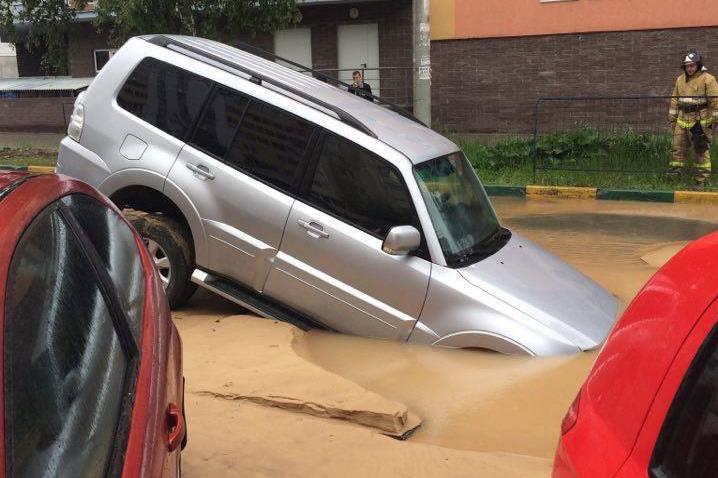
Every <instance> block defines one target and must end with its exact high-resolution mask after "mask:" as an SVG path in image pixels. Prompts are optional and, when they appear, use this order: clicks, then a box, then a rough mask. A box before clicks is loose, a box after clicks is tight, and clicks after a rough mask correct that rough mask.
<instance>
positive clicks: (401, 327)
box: [265, 134, 431, 339]
mask: <svg viewBox="0 0 718 478" xmlns="http://www.w3.org/2000/svg"><path fill="white" fill-rule="evenodd" d="M317 150H318V154H317V155H316V157H315V159H314V160H313V161H312V163H311V165H310V167H309V168H310V172H309V174H308V175H307V178H308V179H307V180H305V182H304V183H305V184H304V187H303V188H302V193H301V196H300V198H299V199H298V200H297V201H295V203H294V206H293V207H292V210H291V213H290V214H289V219H288V221H287V226H286V228H285V232H284V238H283V239H282V245H281V248H280V252H279V254H277V257H276V259H275V261H274V264H273V266H272V269H271V271H270V273H269V278H268V279H267V283H266V286H265V293H266V294H267V295H268V296H270V297H272V298H274V299H276V300H279V301H280V302H282V303H283V304H285V305H287V306H289V307H291V308H293V309H295V310H297V311H299V312H302V313H304V314H306V315H309V316H311V317H313V318H314V319H317V320H318V321H320V322H322V323H323V324H325V325H327V326H329V327H331V328H333V329H335V330H337V331H340V332H346V333H353V334H357V335H365V336H373V337H382V338H388V339H406V338H407V337H408V336H409V334H410V333H411V331H412V329H413V327H414V325H415V323H416V320H417V318H418V317H419V314H420V313H421V309H422V307H423V305H424V299H425V297H426V292H427V287H428V285H429V277H430V274H431V262H430V261H428V260H427V259H425V258H424V257H427V255H426V253H425V252H424V251H425V246H424V245H422V248H421V249H420V250H419V251H416V252H415V253H412V254H409V255H406V256H394V255H390V254H387V253H385V252H384V251H382V242H383V239H384V237H385V236H386V233H387V232H388V231H389V229H390V228H391V227H393V226H402V225H413V226H415V227H416V228H417V229H419V230H420V231H421V228H420V225H419V220H418V218H417V215H416V212H415V209H414V206H413V203H412V201H411V196H410V195H409V192H408V189H407V187H406V184H405V183H404V180H403V178H402V176H401V173H400V172H399V170H397V169H396V168H395V167H394V166H393V165H391V164H389V163H388V162H386V161H385V160H383V159H381V158H379V157H378V156H376V155H374V154H373V153H370V152H369V151H366V150H364V149H362V148H361V147H359V146H357V145H356V144H354V143H352V142H350V141H348V140H346V139H344V138H340V137H338V136H335V135H330V134H328V135H326V136H325V138H324V139H323V141H322V144H321V147H320V148H318V149H317Z"/></svg>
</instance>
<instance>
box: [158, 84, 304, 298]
mask: <svg viewBox="0 0 718 478" xmlns="http://www.w3.org/2000/svg"><path fill="white" fill-rule="evenodd" d="M314 130H315V128H314V127H313V126H312V125H311V124H309V123H308V122H306V121H304V120H302V119H301V118H299V117H296V116H294V115H292V114H290V113H287V112H286V111H284V110H281V109H278V108H275V107H273V106H271V105H268V104H265V103H262V102H259V101H256V100H253V99H250V98H248V97H246V96H244V95H242V94H241V93H239V92H236V91H234V90H232V89H229V88H227V87H224V86H216V87H215V88H214V91H213V93H212V95H211V97H210V100H209V102H208V104H207V106H206V107H205V109H204V112H203V114H202V116H201V118H200V120H199V122H198V124H197V127H196V128H195V131H194V134H193V135H192V137H191V138H190V139H189V140H188V144H187V145H186V146H185V147H184V148H183V149H182V151H181V152H180V155H179V157H178V158H177V161H176V162H175V164H174V166H173V167H172V170H171V171H170V174H169V176H168V178H167V179H168V181H170V182H172V183H174V185H176V186H177V187H179V188H180V189H181V190H182V191H183V192H184V194H186V195H187V197H189V198H191V199H192V202H193V204H194V207H195V208H196V210H197V212H198V213H199V216H200V217H201V219H202V224H203V226H204V230H205V234H206V237H207V248H208V250H207V254H206V256H205V257H207V263H206V264H198V265H199V266H201V267H204V268H207V269H209V270H211V271H213V272H216V273H219V274H222V275H225V276H227V277H229V278H231V279H233V280H235V281H238V282H239V283H241V284H243V285H245V286H247V287H250V288H252V289H253V290H255V291H257V292H261V291H262V289H263V287H264V282H265V280H266V278H267V274H268V273H269V266H270V263H271V260H272V259H273V258H274V256H275V254H276V253H277V251H278V250H279V244H280V242H281V240H282V232H283V231H284V226H285V224H286V222H287V216H289V211H290V209H291V207H292V203H293V202H294V199H293V197H292V191H293V189H294V188H295V185H296V184H297V183H298V182H299V178H300V177H301V175H302V174H303V173H304V169H305V165H306V161H305V155H306V154H307V151H308V150H309V145H310V142H311V140H312V137H313V135H314Z"/></svg>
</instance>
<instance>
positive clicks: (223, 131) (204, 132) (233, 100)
mask: <svg viewBox="0 0 718 478" xmlns="http://www.w3.org/2000/svg"><path fill="white" fill-rule="evenodd" d="M247 104H249V99H248V98H247V97H246V96H244V95H241V94H239V93H237V92H234V91H231V90H228V89H227V88H223V87H219V88H217V90H216V92H215V94H214V97H213V98H212V100H211V101H210V103H209V105H207V108H205V112H204V115H203V116H202V118H201V119H200V120H199V123H198V124H197V129H196V130H195V132H194V135H193V137H192V140H191V141H190V143H191V144H192V145H193V146H196V147H197V148H199V149H201V150H203V151H205V152H207V153H209V154H213V155H215V156H217V157H219V158H223V157H224V155H225V153H226V152H227V148H228V146H229V143H230V142H231V141H232V138H233V137H234V134H235V133H236V131H237V125H239V122H240V120H241V119H242V115H243V114H244V111H245V110H246V109H247Z"/></svg>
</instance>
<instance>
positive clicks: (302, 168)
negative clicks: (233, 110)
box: [185, 80, 322, 199]
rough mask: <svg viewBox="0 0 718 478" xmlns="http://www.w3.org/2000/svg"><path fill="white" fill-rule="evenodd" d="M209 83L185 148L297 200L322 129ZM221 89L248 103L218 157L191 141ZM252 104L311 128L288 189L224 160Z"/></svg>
mask: <svg viewBox="0 0 718 478" xmlns="http://www.w3.org/2000/svg"><path fill="white" fill-rule="evenodd" d="M210 81H212V82H213V85H212V89H211V93H210V94H209V95H208V96H207V99H206V100H205V103H204V104H203V105H202V108H201V109H200V113H199V116H198V117H197V119H196V120H195V122H194V124H193V125H192V129H191V130H190V132H189V134H187V135H186V140H185V144H186V145H187V146H190V147H192V148H194V149H195V150H197V151H199V152H201V153H202V154H205V155H207V156H209V157H210V158H212V159H215V160H217V161H219V162H220V163H222V164H224V165H225V166H228V167H230V168H232V169H234V170H235V171H237V172H239V173H242V174H244V175H246V176H249V177H250V178H252V179H254V180H256V181H259V182H260V183H262V184H264V185H266V186H269V187H270V188H272V189H274V190H275V191H279V192H281V193H283V194H286V195H288V196H290V197H292V198H294V199H297V198H298V191H299V189H300V186H301V184H302V179H303V177H304V174H305V172H306V170H307V168H308V163H309V161H311V157H312V155H313V154H314V149H315V147H316V144H317V140H318V138H319V135H320V133H321V131H322V127H321V126H319V125H317V124H316V123H314V122H312V121H309V120H308V119H306V118H303V117H301V116H298V115H295V114H294V113H292V112H291V111H287V110H284V109H282V108H278V107H277V106H275V105H273V104H271V103H268V102H266V101H262V100H258V99H256V98H254V97H253V96H250V95H248V94H246V93H244V92H242V91H239V90H237V89H236V88H232V87H230V86H227V85H225V84H223V83H217V82H215V81H213V80H210ZM221 88H224V89H226V90H228V91H231V92H232V93H235V94H238V95H240V96H243V97H244V98H246V99H247V100H248V102H247V106H245V107H244V111H243V112H242V117H241V118H240V119H239V122H238V123H237V126H235V128H234V131H233V132H232V137H231V139H230V141H229V143H228V145H227V150H226V151H225V153H224V156H222V157H219V156H217V155H216V154H214V153H211V152H209V151H207V150H205V149H204V148H202V147H201V146H198V145H197V144H195V143H194V142H193V139H194V136H195V134H196V133H197V128H198V127H199V124H200V121H201V120H202V118H203V117H204V114H205V112H206V110H207V108H209V105H210V104H211V102H212V100H213V99H214V97H215V95H216V92H217V91H218V90H219V89H221ZM254 103H257V104H260V105H264V106H268V107H270V108H274V109H276V110H278V111H281V112H282V113H285V114H287V115H290V116H292V117H294V118H298V119H299V120H301V121H304V122H305V123H307V124H308V125H309V126H311V128H312V134H311V135H310V136H309V141H308V142H307V146H306V147H305V148H304V152H303V154H302V158H301V160H300V165H299V168H298V170H297V174H296V176H295V177H294V178H292V181H291V184H290V187H289V188H288V189H285V188H281V187H279V186H277V185H276V184H273V183H271V182H270V181H267V180H266V179H264V178H260V177H258V176H256V175H255V174H252V173H251V172H250V171H246V170H244V169H241V168H239V167H237V165H235V164H232V163H230V162H229V161H227V159H226V158H227V155H228V154H229V153H230V149H231V146H232V145H233V144H234V141H235V139H236V138H237V134H239V130H240V128H241V127H242V124H243V123H244V118H245V117H246V115H247V111H249V108H250V107H251V106H252V105H253V104H254Z"/></svg>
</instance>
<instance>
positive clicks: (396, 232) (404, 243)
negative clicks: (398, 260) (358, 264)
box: [381, 226, 421, 256]
mask: <svg viewBox="0 0 718 478" xmlns="http://www.w3.org/2000/svg"><path fill="white" fill-rule="evenodd" d="M420 245H421V234H419V231H418V230H417V229H416V228H415V227H414V226H395V227H392V228H391V229H389V232H388V233H387V235H386V238H385V239H384V244H382V245H381V250H382V251H384V252H386V253H387V254H391V255H393V256H405V255H407V254H408V253H410V252H411V251H415V250H417V249H418V248H419V246H420Z"/></svg>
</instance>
